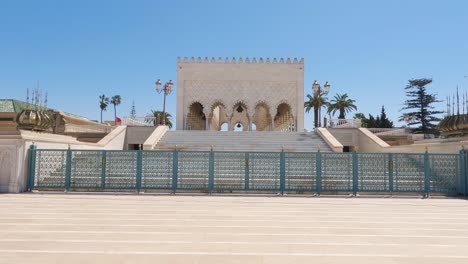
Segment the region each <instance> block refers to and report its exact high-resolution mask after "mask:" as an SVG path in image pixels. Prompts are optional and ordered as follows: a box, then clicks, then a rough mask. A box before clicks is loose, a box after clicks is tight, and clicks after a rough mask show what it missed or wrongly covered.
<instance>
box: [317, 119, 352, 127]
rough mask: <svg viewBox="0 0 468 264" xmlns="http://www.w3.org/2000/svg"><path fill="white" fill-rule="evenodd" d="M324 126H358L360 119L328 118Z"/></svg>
mask: <svg viewBox="0 0 468 264" xmlns="http://www.w3.org/2000/svg"><path fill="white" fill-rule="evenodd" d="M325 126H326V127H329V128H359V127H361V119H329V120H327V122H326V124H325Z"/></svg>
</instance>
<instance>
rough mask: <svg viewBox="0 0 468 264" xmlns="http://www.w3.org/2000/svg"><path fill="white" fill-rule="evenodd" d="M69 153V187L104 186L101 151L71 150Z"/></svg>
mask: <svg viewBox="0 0 468 264" xmlns="http://www.w3.org/2000/svg"><path fill="white" fill-rule="evenodd" d="M71 155H72V158H71V175H70V188H72V189H73V188H80V189H81V188H84V189H94V188H104V186H102V177H101V176H102V166H103V165H104V156H103V151H100V150H95V151H93V150H73V151H72V152H71Z"/></svg>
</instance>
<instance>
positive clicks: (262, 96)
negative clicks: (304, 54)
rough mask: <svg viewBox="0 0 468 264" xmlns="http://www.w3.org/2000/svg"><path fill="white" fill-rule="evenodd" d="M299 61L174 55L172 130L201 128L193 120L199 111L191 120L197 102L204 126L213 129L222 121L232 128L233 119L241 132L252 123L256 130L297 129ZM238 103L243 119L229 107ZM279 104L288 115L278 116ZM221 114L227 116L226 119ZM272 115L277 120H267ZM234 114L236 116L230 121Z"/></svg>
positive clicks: (301, 92)
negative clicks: (175, 83) (175, 76)
mask: <svg viewBox="0 0 468 264" xmlns="http://www.w3.org/2000/svg"><path fill="white" fill-rule="evenodd" d="M303 64H304V61H303V59H301V60H300V61H299V60H297V58H294V60H292V61H291V59H289V58H288V59H286V60H285V59H283V58H279V59H277V58H272V59H270V58H266V59H265V60H264V59H263V58H259V59H258V60H257V59H256V58H252V59H249V58H245V59H242V58H238V59H236V58H232V59H229V58H226V59H225V60H224V61H223V59H221V58H218V59H217V60H216V59H215V58H211V59H209V58H205V59H201V58H200V57H199V58H194V57H192V58H191V59H190V60H189V59H188V58H184V59H180V58H179V59H178V69H179V73H178V87H177V94H178V95H177V105H178V106H177V129H193V128H194V127H197V128H202V127H203V126H201V122H202V121H201V120H197V121H196V122H195V119H199V117H198V115H195V116H196V118H195V119H194V115H193V113H191V106H192V105H193V104H194V103H199V104H200V105H201V106H202V110H201V111H202V112H203V116H204V119H203V120H205V122H206V124H205V126H204V127H205V129H211V130H218V129H219V128H220V127H221V125H223V124H224V123H227V124H228V125H229V127H230V129H232V125H233V124H234V123H235V122H240V123H242V125H243V127H244V130H246V129H247V130H248V129H251V127H252V125H253V124H254V125H255V126H253V127H258V128H259V129H260V130H280V131H286V130H287V131H291V130H302V129H303V105H304V87H303V86H304V77H303V69H304V66H303ZM239 103H242V105H243V107H244V111H245V113H243V115H245V116H244V117H240V114H239V113H236V112H235V111H234V110H233V109H234V108H235V107H236V105H238V104H239ZM282 104H286V105H287V108H288V109H289V110H288V112H287V116H285V114H286V112H285V111H281V112H282V116H278V113H279V112H280V111H279V107H280V105H282ZM218 106H222V108H219V107H218ZM258 106H261V107H260V108H259V107H258ZM215 108H216V109H215ZM220 109H221V112H219V111H220ZM213 111H217V113H213ZM259 111H260V112H259ZM192 112H193V111H192ZM220 113H222V114H221V115H220ZM226 116H227V118H228V119H230V120H226ZM254 117H255V118H254ZM274 117H276V119H275V120H276V122H274V121H273V120H272V119H273V118H274ZM187 118H190V119H191V120H188V119H187ZM233 118H235V119H238V120H237V121H236V120H231V119H233ZM280 121H281V122H280ZM194 122H195V123H197V124H196V126H194V125H195V123H194ZM278 122H280V123H281V125H280V123H278ZM189 123H190V124H191V125H190V127H187V124H189ZM286 127H287V128H288V129H285V128H286Z"/></svg>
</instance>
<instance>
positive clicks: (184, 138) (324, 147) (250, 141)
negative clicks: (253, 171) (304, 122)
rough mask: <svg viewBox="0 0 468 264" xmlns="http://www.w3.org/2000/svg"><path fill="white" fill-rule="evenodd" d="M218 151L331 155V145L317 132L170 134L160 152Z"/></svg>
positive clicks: (167, 134)
mask: <svg viewBox="0 0 468 264" xmlns="http://www.w3.org/2000/svg"><path fill="white" fill-rule="evenodd" d="M176 146H177V148H178V149H182V150H210V149H211V146H213V149H214V150H218V151H280V150H281V149H283V150H285V151H291V152H311V151H317V150H318V149H319V148H320V150H321V151H324V152H327V151H328V152H330V151H331V149H330V147H329V146H328V144H327V143H326V142H325V141H324V140H323V139H322V138H321V137H320V136H319V135H317V134H316V133H314V132H309V133H306V132H288V133H285V132H272V131H268V132H266V131H265V132H259V131H249V132H233V131H230V132H219V131H168V132H166V134H165V135H164V136H163V137H162V138H161V140H160V141H159V143H158V144H157V146H156V149H174V148H175V147H176Z"/></svg>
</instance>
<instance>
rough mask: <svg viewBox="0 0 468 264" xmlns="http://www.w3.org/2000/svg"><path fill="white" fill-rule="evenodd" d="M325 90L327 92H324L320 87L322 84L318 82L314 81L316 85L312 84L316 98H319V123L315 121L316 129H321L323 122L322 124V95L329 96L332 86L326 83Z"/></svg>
mask: <svg viewBox="0 0 468 264" xmlns="http://www.w3.org/2000/svg"><path fill="white" fill-rule="evenodd" d="M323 88H325V90H322V87H321V86H320V84H319V83H318V82H317V80H315V81H314V83H313V84H312V90H313V91H314V97H315V98H317V104H318V105H317V108H318V113H317V114H318V122H317V121H315V127H321V125H322V124H321V122H320V118H321V117H320V112H321V110H320V109H321V105H320V103H321V96H322V95H327V94H328V92H329V90H330V84H329V83H328V82H325V84H324V85H323Z"/></svg>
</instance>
